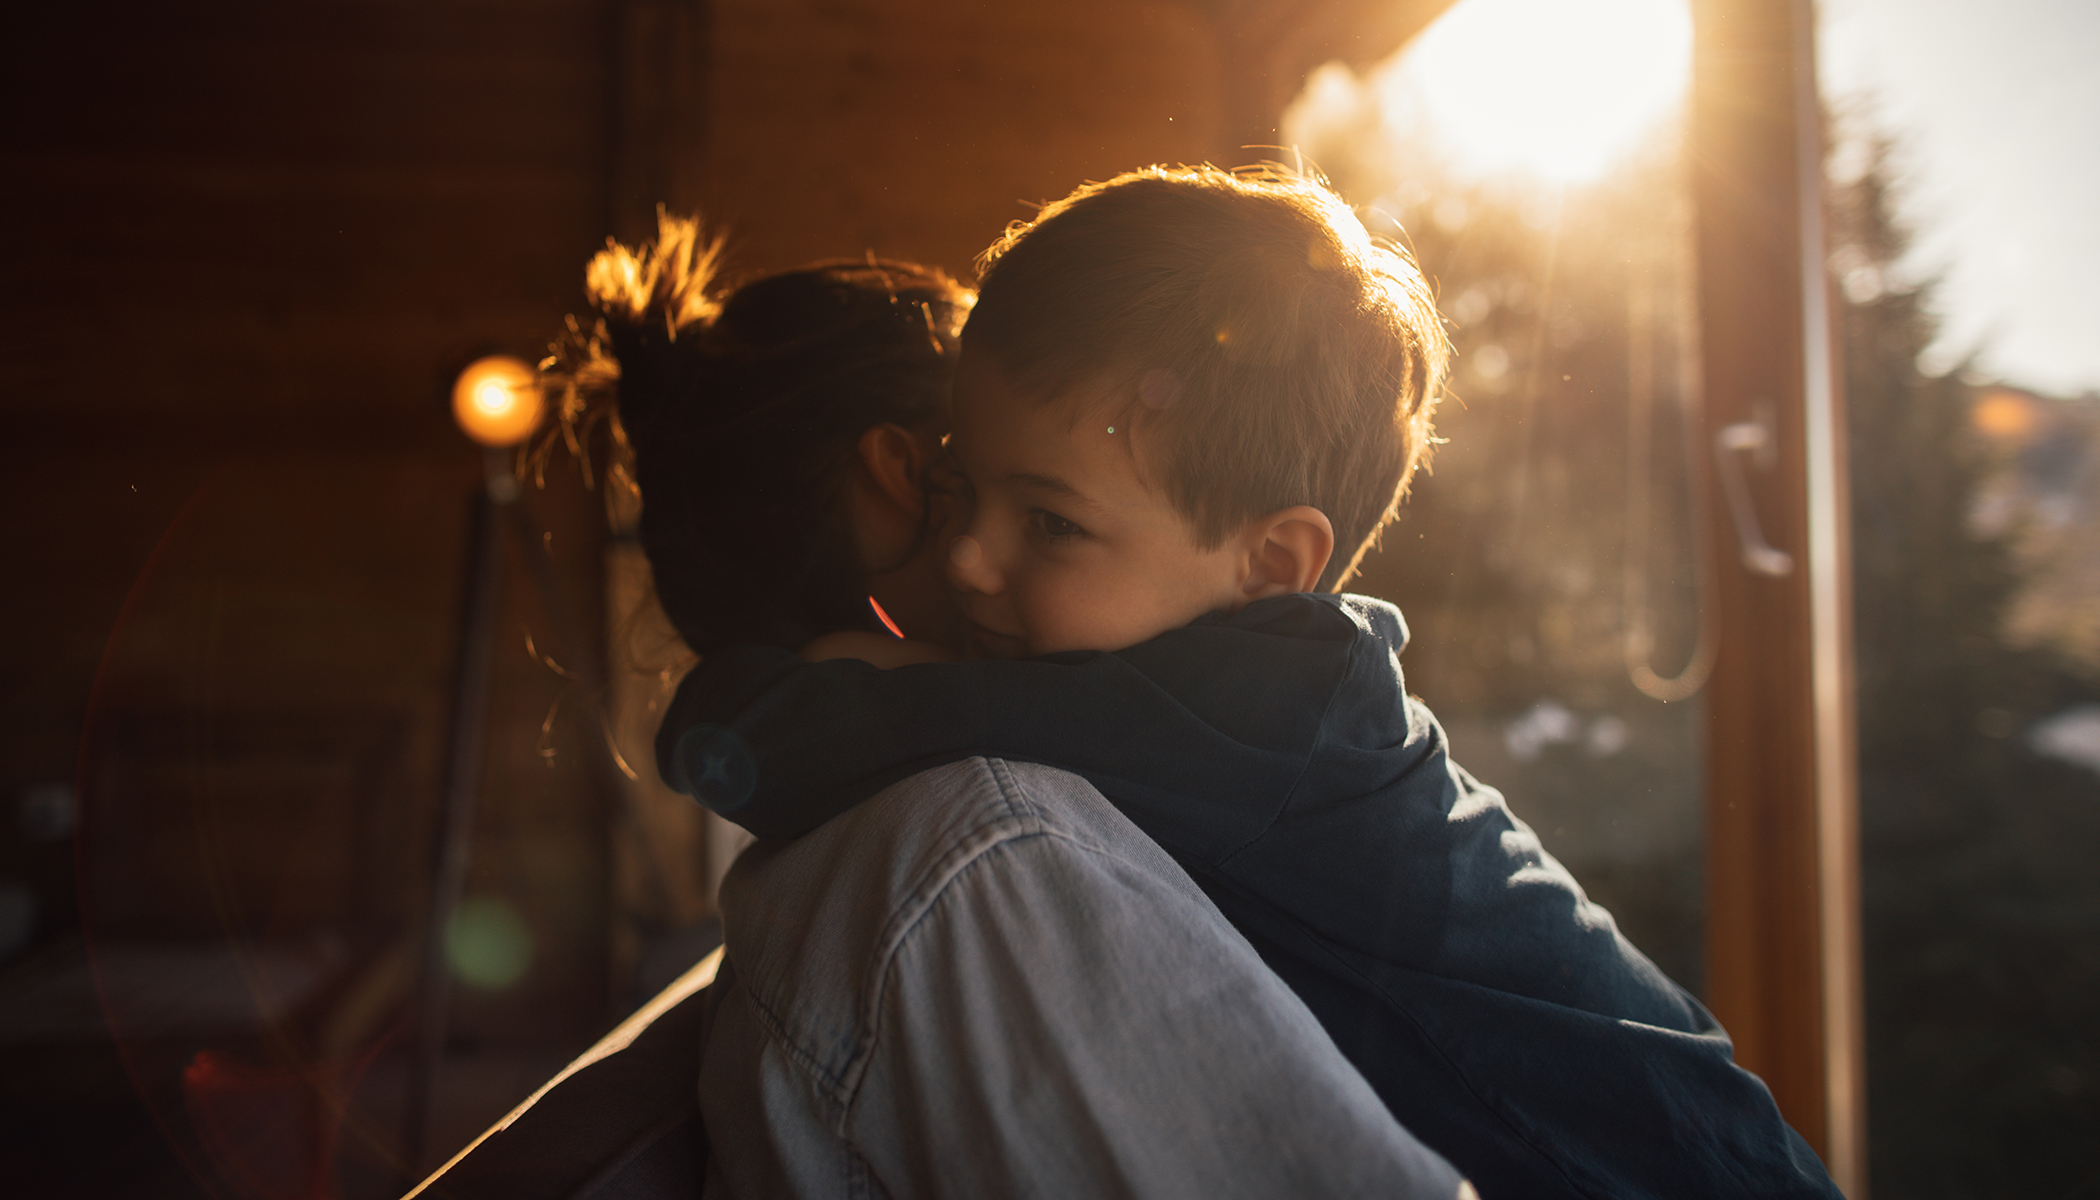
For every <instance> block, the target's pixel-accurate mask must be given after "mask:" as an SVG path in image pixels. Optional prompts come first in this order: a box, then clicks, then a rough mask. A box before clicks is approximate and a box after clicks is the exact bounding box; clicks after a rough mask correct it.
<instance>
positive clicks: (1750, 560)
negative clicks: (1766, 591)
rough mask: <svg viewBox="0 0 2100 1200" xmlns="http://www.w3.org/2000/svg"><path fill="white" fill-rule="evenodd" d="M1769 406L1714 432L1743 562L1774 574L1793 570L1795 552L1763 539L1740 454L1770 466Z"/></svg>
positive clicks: (1753, 569) (1758, 571)
mask: <svg viewBox="0 0 2100 1200" xmlns="http://www.w3.org/2000/svg"><path fill="white" fill-rule="evenodd" d="M1776 440H1777V439H1776V438H1774V437H1773V435H1772V407H1771V405H1769V404H1765V403H1759V404H1758V406H1757V417H1756V419H1755V420H1750V421H1737V422H1736V423H1735V424H1733V425H1724V426H1722V427H1721V431H1720V432H1719V433H1716V434H1715V435H1714V462H1715V465H1716V466H1717V468H1718V469H1719V470H1720V472H1721V490H1722V491H1724V492H1726V493H1727V494H1728V511H1729V514H1730V515H1732V516H1733V517H1734V518H1735V538H1736V542H1737V543H1738V544H1739V545H1740V546H1741V547H1742V551H1743V566H1744V567H1745V568H1747V569H1748V570H1750V571H1751V572H1753V573H1755V574H1758V575H1770V576H1773V577H1775V578H1777V577H1781V576H1786V575H1791V574H1793V573H1794V556H1793V555H1791V554H1788V553H1787V552H1786V551H1784V550H1780V549H1778V548H1776V547H1774V546H1773V545H1772V544H1771V543H1770V542H1767V541H1766V540H1765V533H1764V528H1763V527H1762V526H1760V525H1759V524H1758V523H1757V509H1756V507H1755V506H1753V505H1752V503H1751V500H1750V486H1749V484H1748V483H1747V482H1746V481H1745V480H1744V478H1743V463H1742V459H1741V457H1740V455H1741V454H1744V453H1747V454H1749V455H1751V456H1752V457H1753V458H1754V459H1755V460H1756V462H1757V465H1758V467H1759V468H1760V469H1763V470H1770V469H1771V468H1772V463H1773V459H1774V443H1775V442H1776Z"/></svg>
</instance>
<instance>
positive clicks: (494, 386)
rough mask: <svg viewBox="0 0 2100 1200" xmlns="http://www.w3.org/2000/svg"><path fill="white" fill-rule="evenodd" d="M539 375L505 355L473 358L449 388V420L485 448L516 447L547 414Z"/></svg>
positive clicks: (530, 434)
mask: <svg viewBox="0 0 2100 1200" xmlns="http://www.w3.org/2000/svg"><path fill="white" fill-rule="evenodd" d="M546 411H547V402H546V397H545V396H544V395H542V394H541V392H540V382H539V376H538V374H536V373H535V372H534V371H533V369H532V368H531V367H529V366H527V365H526V364H525V363H524V362H523V361H521V360H519V359H515V358H512V357H511V356H510V355H507V354H493V355H490V356H489V357H487V358H482V359H476V360H475V361H474V362H472V363H470V364H468V366H467V369H466V370H464V371H461V372H460V373H459V379H458V380H457V381H456V382H455V383H453V385H452V417H453V419H454V420H456V421H458V422H459V427H460V429H461V430H463V431H464V432H465V433H466V435H467V436H468V437H470V438H473V439H474V440H475V441H477V442H480V443H481V444H482V445H484V446H515V445H517V444H518V443H519V442H522V441H524V440H525V439H526V438H529V437H531V436H532V431H533V430H535V429H538V428H539V427H540V418H541V417H542V416H544V415H546Z"/></svg>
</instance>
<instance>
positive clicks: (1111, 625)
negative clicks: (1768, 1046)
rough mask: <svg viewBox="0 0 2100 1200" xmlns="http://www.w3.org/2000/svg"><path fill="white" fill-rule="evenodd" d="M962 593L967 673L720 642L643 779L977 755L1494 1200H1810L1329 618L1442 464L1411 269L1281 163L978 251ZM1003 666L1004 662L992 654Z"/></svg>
mask: <svg viewBox="0 0 2100 1200" xmlns="http://www.w3.org/2000/svg"><path fill="white" fill-rule="evenodd" d="M987 257H988V260H989V265H988V267H987V269H986V270H985V273H984V286H983V290H982V293H981V296H980V299H979V302H978V306H977V308H976V310H975V312H974V313H973V315H972V317H971V318H970V321H969V323H968V325H967V326H966V327H965V332H964V338H963V355H962V361H961V365H960V367H959V371H958V379H957V391H956V398H955V430H954V434H953V437H952V439H951V448H952V450H953V453H954V457H955V459H956V462H957V464H958V465H959V466H960V467H961V468H962V470H963V472H964V474H965V475H966V476H967V477H968V479H969V480H970V482H971V484H972V485H973V487H974V489H975V492H976V503H975V508H974V512H973V515H972V517H971V521H970V524H969V527H968V529H967V531H966V533H965V534H964V535H963V536H961V537H959V538H957V539H956V541H955V543H954V548H953V556H952V564H951V571H950V575H951V580H952V581H953V583H954V584H955V585H956V587H957V589H958V591H959V593H960V603H961V607H962V610H963V615H964V617H965V619H966V621H967V623H968V626H969V630H970V633H969V638H970V644H971V648H972V650H973V652H974V653H975V654H976V655H977V656H978V657H980V658H982V659H986V660H990V661H978V662H966V663H955V664H928V665H919V666H907V667H903V668H901V669H898V670H894V671H882V670H878V669H876V668H874V667H872V666H869V665H868V664H866V663H859V662H851V661H844V660H841V661H834V662H824V663H804V662H802V661H800V660H798V659H796V658H794V657H793V656H791V655H788V654H786V653H784V652H781V651H777V650H767V649H756V648H754V649H750V650H738V651H732V652H728V653H723V654H717V655H715V656H713V657H712V658H711V659H709V660H708V661H705V662H703V663H702V664H701V665H700V666H699V667H698V668H696V669H695V670H694V672H693V673H692V674H691V675H690V676H688V677H687V679H686V680H685V682H684V683H683V684H682V685H681V686H680V688H679V694H678V697H677V700H676V701H675V702H674V704H673V705H672V708H671V710H670V712H669V713H668V714H667V716H666V719H665V722H664V726H663V729H662V730H661V732H660V733H659V738H658V754H659V760H660V763H661V765H662V767H663V771H664V777H665V778H666V779H668V780H671V781H673V783H674V785H675V786H679V787H680V788H681V789H682V790H685V791H688V792H691V793H693V794H695V795H697V796H698V797H699V798H701V799H702V800H703V801H704V802H706V803H708V804H710V806H711V807H714V808H715V809H716V810H717V811H719V812H722V813H723V814H724V815H725V816H729V817H730V818H731V819H733V820H736V821H737V822H739V823H740V824H743V825H744V826H745V827H746V828H749V829H751V830H752V831H753V832H754V833H757V834H759V835H760V836H761V837H793V836H796V835H798V834H800V833H802V832H805V831H807V830H809V829H811V828H814V827H815V826H816V825H817V824H820V823H821V822H822V821H824V820H826V819H827V818H829V817H830V816H833V815H835V814H837V813H839V812H841V811H843V810H844V809H846V808H848V807H851V806H852V805H853V804H855V803H857V802H859V801H860V800H862V799H865V798H866V797H868V796H870V795H872V794H874V793H875V792H876V791H878V790H879V789H881V788H882V787H883V786H885V785H887V784H889V783H891V782H894V781H896V780H898V779H902V778H904V777H906V776H909V775H912V774H915V773H917V772H919V771H922V770H925V769H927V768H929V767H933V766H936V765H940V764H942V763H947V762H954V761H957V760H960V759H962V758H966V757H969V756H972V755H976V754H1004V755H1005V756H1007V757H1009V758H1019V759H1027V760H1032V761H1039V762H1043V763H1046V764H1049V765H1052V766H1057V767H1062V768H1064V769H1067V770H1070V771H1072V772H1074V773H1076V774H1079V775H1081V776H1083V777H1084V778H1086V779H1087V780H1088V781H1089V782H1091V783H1093V784H1094V785H1095V787H1097V788H1098V789H1099V790H1100V792H1101V793H1102V794H1103V795H1105V796H1107V797H1108V798H1109V799H1110V800H1111V801H1113V802H1114V803H1115V804H1116V806H1117V807H1119V808H1121V809H1122V810H1123V811H1124V812H1125V813H1126V814H1127V815H1129V817H1130V818H1131V819H1132V821H1133V822H1134V823H1135V824H1136V825H1137V826H1138V827H1139V828H1141V829H1142V830H1144V831H1145V832H1146V833H1148V834H1150V835H1151V836H1152V837H1153V838H1154V839H1155V840H1156V841H1157V842H1158V843H1159V844H1160V846H1161V847H1163V848H1164V849H1166V850H1167V851H1168V853H1169V854H1171V855H1172V856H1173V857H1174V858H1175V859H1176V860H1177V861H1178V862H1180V863H1181V865H1182V866H1183V867H1185V868H1186V869H1187V870H1188V872H1189V874H1190V875H1191V876H1192V877H1193V878H1194V879H1195V880H1196V881H1197V883H1198V884H1199V885H1201V886H1202V888H1203V889H1204V890H1205V892H1207V893H1208V894H1209V896H1210V897H1211V899H1212V900H1213V901H1214V902H1215V903H1216V905H1217V906H1218V908H1219V909H1220V910H1221V911H1222V912H1223V913H1224V914H1225V916H1226V917H1227V918H1228V919H1229V920H1230V921H1231V922H1232V923H1233V925H1234V926H1235V927H1237V928H1238V929H1239V930H1240V932H1241V933H1242V934H1244V935H1245V936H1246V937H1247V938H1248V940H1249V941H1250V942H1251V943H1252V944H1253V945H1254V947H1255V948H1256V949H1257V950H1258V951H1259V952H1260V954H1261V956H1262V958H1263V960H1264V961H1266V962H1267V963H1268V965H1269V966H1270V968H1271V969H1272V970H1274V971H1275V972H1276V973H1277V975H1278V976H1279V977H1281V978H1282V979H1283V980H1284V981H1285V982H1286V983H1287V984H1289V985H1290V986H1291V988H1292V989H1293V990H1295V991H1296V992H1297V993H1298V994H1299V996H1300V997H1301V998H1302V999H1303V1000H1304V1001H1305V1002H1306V1004H1307V1006H1308V1007H1309V1008H1310V1009H1311V1010H1312V1011H1313V1013H1314V1014H1315V1015H1316V1016H1317V1017H1318V1018H1319V1020H1320V1022H1321V1024H1322V1025H1323V1026H1324V1027H1325V1028H1326V1030H1327V1032H1328V1033H1329V1035H1330V1036H1331V1037H1333V1039H1334V1041H1335V1042H1336V1044H1337V1045H1338V1046H1339V1047H1340V1048H1341V1050H1342V1051H1343V1053H1344V1054H1346V1055H1347V1056H1348V1058H1349V1059H1350V1061H1351V1062H1352V1063H1354V1064H1355V1065H1356V1067H1357V1068H1358V1069H1359V1070H1360V1071H1362V1072H1363V1074H1364V1076H1365V1077H1366V1079H1367V1080H1368V1081H1369V1082H1370V1083H1371V1085H1372V1087H1373V1088H1374V1089H1376V1091H1377V1092H1378V1094H1379V1096H1380V1098H1381V1099H1383V1100H1384V1101H1385V1103H1386V1104H1387V1106H1388V1107H1389V1108H1390V1109H1391V1111H1392V1112H1393V1114H1394V1115H1395V1116H1396V1117H1397V1118H1399V1120H1400V1121H1401V1123H1402V1124H1403V1125H1405V1126H1406V1127H1407V1128H1408V1129H1409V1130H1411V1131H1412V1132H1413V1133H1414V1134H1415V1135H1416V1136H1418V1137H1420V1138H1421V1139H1422V1140H1423V1141H1424V1142H1425V1143H1427V1144H1428V1145H1429V1146H1430V1147H1432V1148H1433V1149H1435V1150H1437V1151H1439V1152H1440V1153H1442V1154H1443V1155H1444V1156H1445V1157H1446V1158H1448V1159H1449V1160H1450V1161H1451V1162H1452V1163H1453V1164H1454V1165H1455V1166H1457V1167H1458V1168H1459V1169H1460V1170H1461V1171H1462V1172H1464V1173H1465V1174H1467V1175H1468V1176H1470V1177H1471V1178H1472V1179H1473V1181H1474V1183H1475V1184H1476V1186H1478V1187H1479V1189H1480V1192H1481V1194H1482V1195H1484V1196H1488V1197H1491V1198H1492V1197H1496V1196H1527V1197H1528V1196H1614V1197H1618V1196H1658V1197H1661V1196H1693V1195H1697V1196H1722V1195H1744V1196H1749V1195H1756V1196H1783V1195H1786V1196H1793V1195H1799V1196H1810V1195H1813V1196H1834V1195H1836V1192H1835V1189H1834V1188H1833V1187H1832V1185H1831V1184H1830V1181H1829V1179H1828V1177H1827V1176H1826V1175H1825V1174H1824V1172H1823V1170H1822V1168H1821V1165H1820V1164H1819V1163H1817V1162H1816V1160H1815V1157H1814V1155H1813V1154H1812V1153H1811V1152H1810V1151H1809V1150H1808V1148H1807V1147H1806V1145H1805V1144H1803V1143H1802V1142H1801V1140H1800V1139H1799V1138H1798V1137H1797V1136H1796V1135H1794V1134H1793V1132H1792V1131H1791V1130H1789V1129H1788V1128H1787V1127H1786V1126H1785V1124H1784V1122H1783V1121H1781V1120H1780V1118H1779V1115H1778V1112H1777V1110H1776V1109H1775V1108H1774V1107H1773V1105H1772V1102H1771V1098H1770V1096H1769V1094H1768V1093H1767V1092H1766V1091H1765V1089H1764V1087H1763V1085H1762V1084H1760V1083H1759V1082H1758V1081H1757V1080H1756V1079H1755V1078H1754V1077H1752V1076H1750V1075H1749V1074H1747V1073H1746V1072H1743V1071H1742V1070H1741V1069H1740V1068H1738V1067H1736V1066H1735V1065H1734V1063H1733V1062H1732V1061H1731V1059H1730V1052H1729V1046H1728V1042H1727V1038H1726V1036H1725V1034H1723V1033H1722V1032H1721V1031H1720V1029H1719V1028H1718V1027H1717V1026H1716V1025H1715V1024H1714V1022H1713V1019H1712V1017H1711V1016H1709V1015H1708V1014H1707V1013H1706V1012H1705V1010H1704V1009H1703V1008H1701V1007H1700V1006H1699V1005H1698V1003H1697V1002H1696V1001H1695V1000H1693V999H1692V998H1691V997H1690V996H1689V995H1688V994H1686V993H1685V992H1683V991H1682V989H1679V988H1678V987H1676V986H1675V985H1674V984H1672V983H1670V982H1669V981H1668V980H1667V979H1665V978H1664V977H1663V976H1662V975H1661V973H1660V972H1658V971H1657V970H1656V969H1655V968H1654V966H1653V965H1652V964H1650V963H1649V962H1648V960H1647V959H1646V958H1644V957H1643V956H1642V955H1641V954H1640V953H1639V951H1637V950H1635V949H1634V948H1633V947H1632V946H1631V945H1630V944H1628V943H1627V942H1626V940H1625V939H1624V938H1622V937H1620V936H1619V934H1618V931H1617V930H1616V928H1615V927H1614V926H1613V924H1612V921H1611V918H1610V916H1609V915H1608V914H1606V913H1605V912H1604V911H1603V910H1601V909H1599V908H1597V907H1596V906H1594V905H1592V904H1590V903H1589V902H1588V901H1587V900H1586V899H1585V898H1584V897H1583V895H1582V892H1581V889H1580V888H1579V887H1578V886H1577V885H1576V884H1575V882H1574V880H1573V879H1572V878H1570V877H1569V876H1568V874H1567V873H1566V871H1565V870H1563V869H1562V868H1561V867H1560V865H1559V864H1558V863H1556V862H1555V861H1554V860H1553V859H1552V858H1551V857H1550V856H1548V855H1546V854H1545V853H1544V851H1543V850H1542V849H1541V848H1540V847H1539V845H1538V842H1537V839H1536V838H1534V837H1533V836H1532V834H1531V831H1530V830H1529V829H1528V828H1526V827H1525V826H1524V825H1523V823H1522V822H1520V821H1518V820H1517V819H1516V818H1515V817H1513V816H1512V815H1511V814H1510V813H1509V811H1508V809H1507V808H1506V807H1505V806H1504V804H1503V802H1502V799H1501V797H1500V796H1499V795H1498V794H1497V793H1495V792H1494V791H1493V790H1492V789H1489V788H1486V787H1483V786H1482V785H1480V784H1479V783H1477V782H1475V781H1474V780H1473V779H1472V777H1471V776H1469V775H1467V774H1466V773H1465V772H1464V771H1463V770H1461V769H1460V768H1458V767H1457V766H1456V765H1455V764H1452V763H1450V762H1449V760H1448V757H1447V755H1446V752H1445V745H1444V738H1443V733H1442V731H1441V729H1439V728H1438V727H1437V724H1436V722H1435V719H1434V718H1433V717H1431V716H1430V714H1429V713H1428V711H1427V710H1426V709H1425V708H1423V707H1422V706H1421V705H1420V704H1419V703H1417V702H1416V701H1414V700H1413V699H1411V698H1410V697H1409V696H1408V695H1407V693H1406V689H1405V686H1404V683H1403V680H1402V677H1401V674H1400V668H1399V659H1398V656H1399V653H1400V651H1401V649H1402V647H1403V646H1404V644H1405V641H1406V636H1407V634H1406V629H1405V626H1404V625H1403V624H1402V622H1401V619H1400V615H1399V613H1398V612H1397V611H1396V610H1394V609H1393V608H1391V607H1390V606H1388V605H1385V604H1383V603H1380V602H1378V601H1375V600H1368V599H1364V598H1362V597H1354V596H1337V595H1333V594H1329V593H1328V592H1327V589H1331V588H1333V587H1336V586H1338V585H1339V584H1340V583H1341V582H1342V581H1343V580H1345V579H1346V578H1347V577H1348V575H1349V573H1350V572H1351V571H1353V570H1354V568H1355V566H1356V563H1357V561H1358V560H1359V559H1360V557H1361V555H1362V553H1363V551H1364V549H1365V548H1366V547H1367V546H1368V545H1369V544H1370V542H1371V541H1372V539H1373V538H1374V536H1375V534H1376V532H1377V530H1378V529H1379V527H1380V526H1381V525H1383V523H1384V522H1385V521H1386V520H1387V519H1389V518H1390V517H1391V515H1392V513H1393V510H1394V507H1395V505H1396V504H1397V503H1398V500H1399V497H1400V495H1401V494H1402V492H1403V491H1404V489H1405V487H1406V484H1407V481H1408V479H1409V476H1410V475H1411V473H1412V471H1413V469H1414V467H1415V465H1416V463H1417V462H1418V461H1419V460H1420V458H1421V456H1422V453H1423V451H1424V448H1425V446H1426V445H1427V443H1428V440H1429V416H1430V412H1431V409H1432V406H1433V403H1434V399H1435V397H1436V395H1437V392H1438V390H1439V388H1440V387H1441V385H1442V382H1443V378H1444V370H1445V355H1446V347H1445V342H1444V339H1443V335H1442V331H1441V327H1440V324H1439V322H1438V318H1437V316H1436V312H1435V308H1434V305H1433V304H1432V302H1431V300H1430V297H1429V293H1428V288H1427V286H1426V285H1425V284H1424V282H1423V280H1422V278H1421V276H1420V274H1419V273H1418V272H1417V271H1416V270H1415V269H1414V267H1413V265H1412V264H1411V263H1409V262H1408V261H1407V260H1406V259H1405V258H1403V257H1401V256H1400V255H1399V254H1397V253H1395V252H1393V251H1391V250H1389V249H1385V248H1383V247H1380V246H1377V245H1375V244H1373V243H1372V242H1371V240H1370V239H1369V237H1368V236H1367V235H1366V234H1365V233H1364V231H1363V227H1362V225H1361V224H1360V223H1358V222H1357V221H1356V219H1355V218H1354V217H1353V216H1352V215H1351V214H1350V213H1349V211H1348V209H1347V208H1346V207H1345V206H1344V205H1343V204H1342V203H1341V201H1340V200H1339V198H1337V197H1336V196H1334V195H1333V194H1332V193H1331V192H1329V191H1327V190H1326V189H1325V188H1324V187H1321V186H1319V185H1317V184H1315V183H1312V182H1310V181H1307V180H1304V179H1300V178H1297V177H1294V176H1290V175H1287V174H1283V173H1280V172H1273V171H1264V172H1250V173H1239V174H1234V175H1228V174H1226V173H1223V172H1219V171H1215V170H1211V169H1207V168H1206V169H1197V170H1188V169H1183V170H1171V171H1170V170H1162V169H1153V170H1148V171H1140V172H1133V173H1131V174H1128V175H1125V176H1121V177H1119V178H1117V179H1114V180H1111V181H1109V182H1108V183H1105V184H1100V185H1091V186H1089V187H1086V188H1082V189H1081V190H1080V191H1079V192H1077V193H1074V195H1072V196H1070V197H1068V198H1067V199H1065V200H1064V201H1061V202H1059V203H1058V204H1056V205H1052V206H1051V207H1049V208H1047V209H1046V210H1045V211H1044V212H1043V214H1042V215H1041V216H1040V217H1039V218H1038V219H1037V220H1036V221H1035V222H1034V223H1033V224H1031V225H1029V226H1026V227H1021V228H1017V229H1016V230H1014V231H1011V232H1009V234H1008V235H1007V236H1006V237H1005V238H1004V239H1002V241H1001V242H1000V244H999V245H997V246H995V247H994V249H993V251H992V252H991V253H990V254H989V255H988V256H987ZM1008 660H1015V661H1008Z"/></svg>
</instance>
